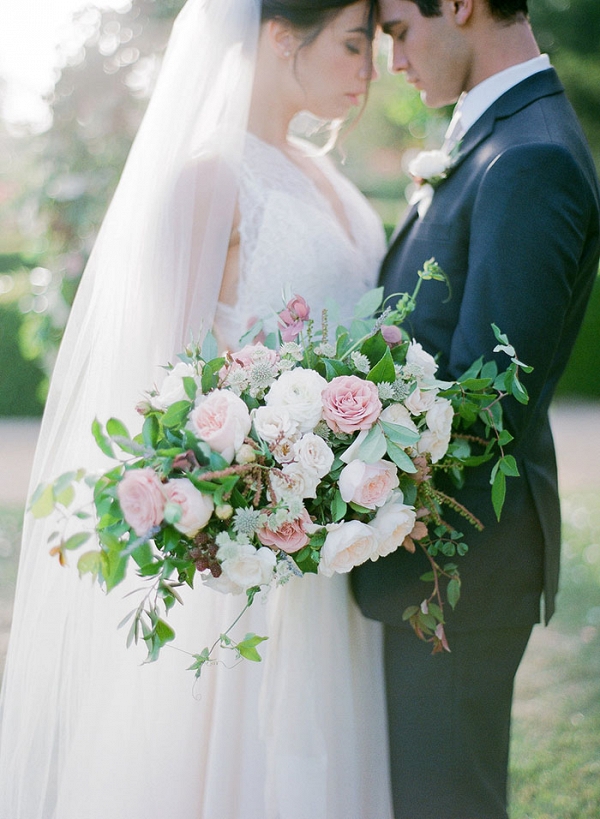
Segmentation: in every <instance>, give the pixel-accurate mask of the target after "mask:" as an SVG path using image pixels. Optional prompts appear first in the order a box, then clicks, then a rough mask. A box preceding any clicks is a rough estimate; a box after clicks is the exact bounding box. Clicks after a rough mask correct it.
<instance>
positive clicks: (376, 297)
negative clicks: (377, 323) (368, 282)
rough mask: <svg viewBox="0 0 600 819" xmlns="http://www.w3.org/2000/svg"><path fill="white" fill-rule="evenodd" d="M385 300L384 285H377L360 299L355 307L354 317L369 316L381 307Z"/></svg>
mask: <svg viewBox="0 0 600 819" xmlns="http://www.w3.org/2000/svg"><path fill="white" fill-rule="evenodd" d="M382 301H383V287H376V288H375V289H374V290H369V292H368V293H365V295H364V296H363V297H362V298H361V299H360V300H359V302H358V304H357V305H356V307H355V308H354V318H357V319H360V318H369V317H370V316H372V315H373V314H374V313H376V312H377V311H378V310H379V308H380V307H381V302H382Z"/></svg>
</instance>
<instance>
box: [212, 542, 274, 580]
mask: <svg viewBox="0 0 600 819" xmlns="http://www.w3.org/2000/svg"><path fill="white" fill-rule="evenodd" d="M228 551H229V552H230V555H229V556H228V557H227V559H226V560H224V561H223V562H222V563H221V568H222V569H223V574H224V575H225V576H226V577H227V579H228V580H230V581H231V582H233V583H235V584H236V585H237V586H241V587H242V588H243V589H250V588H252V587H253V586H264V585H266V584H268V583H270V582H271V579H272V577H273V571H274V570H275V564H276V562H277V558H276V557H275V552H274V551H273V550H272V549H269V548H268V547H267V546H261V548H260V549H256V548H255V547H254V546H252V544H250V543H238V544H237V549H236V550H235V553H234V554H231V551H233V550H228Z"/></svg>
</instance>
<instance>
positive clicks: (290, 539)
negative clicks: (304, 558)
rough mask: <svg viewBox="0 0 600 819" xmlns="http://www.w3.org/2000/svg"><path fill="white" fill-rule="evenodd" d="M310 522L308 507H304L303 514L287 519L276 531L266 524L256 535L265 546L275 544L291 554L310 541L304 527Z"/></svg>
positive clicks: (277, 547)
mask: <svg viewBox="0 0 600 819" xmlns="http://www.w3.org/2000/svg"><path fill="white" fill-rule="evenodd" d="M310 523H311V519H310V516H309V514H308V512H307V511H306V509H303V510H302V514H301V515H300V517H297V518H296V520H292V521H287V522H286V523H284V524H283V526H280V527H279V529H276V530H275V531H272V530H271V529H269V528H268V527H267V526H265V527H264V528H262V529H259V530H258V531H257V533H256V536H257V537H258V539H259V540H260V542H261V543H262V544H263V546H274V547H275V548H276V549H281V550H282V551H283V552H286V553H287V554H289V555H291V554H293V553H294V552H299V551H300V549H302V547H303V546H306V544H307V543H308V535H307V534H306V531H305V529H304V527H305V526H307V525H309V524H310Z"/></svg>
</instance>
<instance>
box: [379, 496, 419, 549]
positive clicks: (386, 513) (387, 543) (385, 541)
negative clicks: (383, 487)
mask: <svg viewBox="0 0 600 819" xmlns="http://www.w3.org/2000/svg"><path fill="white" fill-rule="evenodd" d="M416 519H417V515H416V512H415V510H414V507H412V506H407V505H406V504H405V503H404V497H403V495H402V492H400V491H398V492H394V493H392V497H391V498H390V499H389V501H388V502H387V503H386V504H385V506H382V507H381V509H379V510H378V512H377V514H376V515H375V517H374V518H373V520H372V521H371V526H372V527H373V529H374V530H375V532H376V534H377V541H378V547H377V552H376V554H375V555H373V556H371V560H377V558H379V557H385V556H386V555H389V554H391V553H392V552H395V551H396V549H397V548H398V547H399V546H401V545H402V542H403V541H404V538H405V537H406V536H407V535H410V533H411V532H412V530H413V529H414V527H415V522H416Z"/></svg>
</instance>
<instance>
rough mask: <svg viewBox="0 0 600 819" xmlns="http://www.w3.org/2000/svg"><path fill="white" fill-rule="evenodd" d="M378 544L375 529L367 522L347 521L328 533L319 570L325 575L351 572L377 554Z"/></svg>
mask: <svg viewBox="0 0 600 819" xmlns="http://www.w3.org/2000/svg"><path fill="white" fill-rule="evenodd" d="M377 545H378V544H377V537H376V534H375V530H374V529H372V528H371V527H370V526H369V525H368V524H367V523H361V521H359V520H349V521H346V522H344V523H342V524H340V525H339V526H337V527H336V528H335V529H333V530H332V531H330V532H329V533H328V534H327V537H326V538H325V543H324V544H323V548H322V549H321V561H320V563H319V572H320V574H324V575H325V577H332V575H333V574H334V573H338V574H343V573H345V572H349V571H351V570H352V569H353V568H354V567H355V566H360V565H361V563H365V561H367V560H368V559H369V558H370V557H371V556H372V555H374V554H376V552H377Z"/></svg>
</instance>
